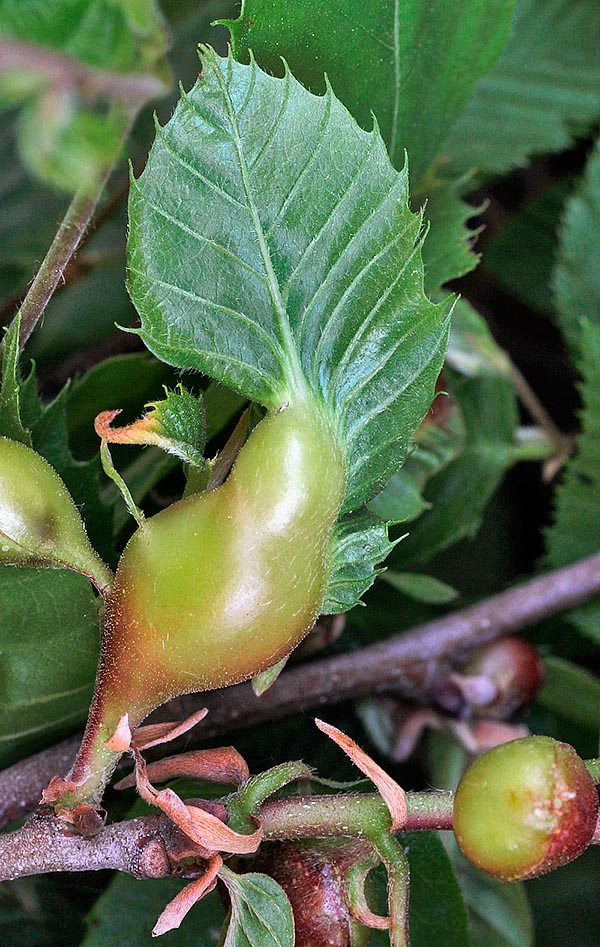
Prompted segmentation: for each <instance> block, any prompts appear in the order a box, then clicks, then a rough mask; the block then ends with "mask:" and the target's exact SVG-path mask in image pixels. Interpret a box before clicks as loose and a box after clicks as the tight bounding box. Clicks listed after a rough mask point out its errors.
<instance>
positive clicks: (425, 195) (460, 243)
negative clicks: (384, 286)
mask: <svg viewBox="0 0 600 947" xmlns="http://www.w3.org/2000/svg"><path fill="white" fill-rule="evenodd" d="M512 8H513V0H502V2H495V3H494V2H491V0H468V2H467V3H463V4H461V6H460V11H459V10H458V9H457V6H456V4H455V3H452V2H451V0H444V2H441V3H439V2H438V3H436V4H435V6H433V7H432V6H431V4H429V3H427V2H424V0H408V2H404V3H402V4H400V3H399V2H397V0H376V2H369V3H365V2H364V0H361V2H360V3H359V4H358V5H356V4H353V6H352V8H351V11H349V10H346V9H345V8H344V7H343V5H340V4H339V3H337V2H335V0H326V2H325V3H324V2H322V0H310V2H307V0H304V2H303V3H298V4H294V5H293V6H290V5H289V4H286V3H284V2H282V0H245V2H244V4H243V6H242V13H241V16H240V18H239V20H237V21H235V22H233V23H231V22H230V23H229V26H230V29H231V32H232V36H233V41H234V49H235V50H236V51H239V52H240V53H244V54H246V55H247V54H248V50H249V49H252V52H253V54H254V55H255V56H256V57H257V59H258V62H259V64H260V65H265V66H266V67H267V68H269V70H270V71H271V72H274V73H276V74H281V69H282V66H281V61H280V57H281V56H282V57H283V58H284V59H285V60H286V61H287V62H288V63H289V65H290V67H291V69H292V72H293V73H294V75H296V76H297V78H298V79H299V80H300V81H301V82H303V83H304V84H305V85H306V86H308V88H310V89H311V90H312V91H313V92H322V91H323V89H324V78H323V76H324V73H326V74H327V76H328V78H329V81H330V82H331V83H332V85H333V89H334V91H335V93H336V95H338V96H339V98H340V99H341V101H342V102H343V103H344V104H345V105H346V106H347V107H348V109H349V110H350V112H352V114H353V115H354V117H355V118H356V119H357V121H358V122H359V124H361V125H363V127H365V128H369V127H370V126H371V122H372V115H373V114H375V117H376V119H377V121H378V123H379V127H380V128H381V132H382V135H383V139H384V141H385V143H386V145H387V148H388V151H389V153H390V155H391V158H392V163H393V164H395V165H396V166H397V167H400V166H401V165H402V163H403V161H404V153H405V150H406V151H407V152H408V156H409V162H410V169H411V178H412V182H413V185H412V189H413V193H414V200H415V203H416V202H419V203H422V202H423V201H425V200H426V201H427V206H426V218H427V220H428V221H430V222H431V225H432V231H431V233H430V235H429V237H428V239H427V240H426V242H425V245H424V248H423V259H424V262H425V280H426V283H425V285H426V288H427V290H428V292H434V291H436V290H439V288H440V287H441V286H442V285H443V284H444V283H446V282H447V281H448V280H449V279H453V278H456V277H458V276H461V275H462V274H464V273H467V272H469V270H472V269H473V267H474V266H475V265H476V263H477V257H476V256H475V254H473V253H472V252H471V250H470V242H471V237H472V236H473V231H472V230H470V228H469V227H468V226H467V223H466V222H467V219H468V217H470V216H472V215H473V214H474V213H475V211H474V210H473V209H471V208H469V207H467V205H465V204H464V203H463V201H461V200H460V194H459V184H460V182H459V184H457V182H456V181H454V180H452V179H447V178H446V177H445V176H443V175H440V174H439V173H438V172H437V171H431V170H430V171H428V173H427V174H426V173H425V172H426V171H427V169H428V168H429V166H430V165H431V162H432V160H433V159H434V157H435V155H436V154H437V152H438V149H439V145H440V143H441V142H442V141H443V139H444V137H445V135H446V132H447V130H448V129H449V127H450V124H451V122H452V120H453V119H454V118H455V117H456V116H457V115H458V114H459V113H460V110H461V108H462V107H463V105H464V104H465V102H466V101H467V99H468V97H469V94H470V92H471V89H472V86H473V83H474V81H475V80H476V79H477V78H478V77H479V76H480V75H481V73H482V72H485V71H486V70H487V69H488V68H489V67H490V66H491V65H492V63H493V62H494V60H495V59H496V57H497V56H498V55H499V53H500V52H501V50H502V48H503V46H504V43H505V41H506V37H507V35H508V27H509V23H510V18H511V14H512Z"/></svg>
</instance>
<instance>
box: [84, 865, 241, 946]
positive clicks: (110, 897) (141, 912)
mask: <svg viewBox="0 0 600 947" xmlns="http://www.w3.org/2000/svg"><path fill="white" fill-rule="evenodd" d="M181 888H182V883H181V881H177V880H175V879H174V878H161V879H160V880H159V881H140V880H139V879H138V878H132V877H131V876H130V875H124V874H119V875H117V877H116V878H115V879H114V881H112V882H111V883H110V884H109V886H108V888H107V889H106V891H105V892H104V894H103V895H102V897H101V898H100V899H99V900H98V901H97V902H96V904H95V905H94V908H93V910H92V911H91V913H90V914H89V916H88V919H87V923H88V935H87V937H85V938H84V940H83V942H82V944H81V947H124V945H125V944H126V945H127V947H151V945H152V944H156V940H155V939H154V938H153V937H152V928H153V927H154V925H155V924H156V919H157V917H158V916H159V914H160V913H161V911H162V910H163V909H164V908H165V907H166V905H167V904H168V903H169V901H171V900H172V899H173V898H174V897H175V896H176V895H177V894H178V893H179V891H181ZM224 916H225V910H224V908H223V905H222V903H221V899H220V898H219V896H218V894H217V892H216V891H215V892H213V893H212V894H209V895H207V896H206V897H205V898H203V899H202V901H200V903H199V904H198V905H197V906H196V907H194V909H193V910H192V913H191V914H190V915H189V917H187V918H186V919H185V920H184V921H183V923H182V925H181V927H180V928H179V929H178V930H175V931H169V933H167V934H163V935H162V937H161V939H160V941H159V943H161V944H164V947H216V944H217V943H218V941H219V934H220V930H221V927H222V924H223V918H224Z"/></svg>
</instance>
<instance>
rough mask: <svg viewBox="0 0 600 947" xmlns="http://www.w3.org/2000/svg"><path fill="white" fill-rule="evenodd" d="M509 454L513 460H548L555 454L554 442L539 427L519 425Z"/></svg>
mask: <svg viewBox="0 0 600 947" xmlns="http://www.w3.org/2000/svg"><path fill="white" fill-rule="evenodd" d="M511 456H512V457H513V458H514V460H515V461H521V460H534V461H535V460H549V459H550V458H551V457H555V456H556V442H555V441H554V440H552V439H551V438H550V437H549V436H548V434H547V433H546V432H545V431H544V430H543V429H542V428H540V427H520V428H518V429H517V443H516V444H515V446H514V447H513V448H512V450H511Z"/></svg>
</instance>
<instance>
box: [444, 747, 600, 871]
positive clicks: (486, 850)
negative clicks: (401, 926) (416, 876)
mask: <svg viewBox="0 0 600 947" xmlns="http://www.w3.org/2000/svg"><path fill="white" fill-rule="evenodd" d="M597 817H598V793H597V791H596V787H595V785H594V782H593V780H592V778H591V776H590V774H589V773H588V771H587V768H586V766H585V764H584V762H583V760H581V759H580V757H579V756H578V755H577V753H576V752H575V750H574V749H573V748H572V747H571V746H569V745H568V744H566V743H559V742H558V741H557V740H553V739H552V738H550V737H541V736H535V737H527V738H525V739H522V740H514V741H513V742H511V743H505V744H503V745H502V746H498V747H495V748H494V749H493V750H490V751H489V752H488V753H485V754H484V755H483V756H481V757H480V758H479V759H478V760H476V761H475V762H474V763H473V764H472V766H471V767H470V768H469V769H468V770H467V772H466V773H465V775H464V776H463V778H462V780H461V782H460V784H459V787H458V790H457V792H456V798H455V804H454V832H455V835H456V838H457V840H458V843H459V845H460V847H461V849H462V851H463V853H464V854H465V855H466V857H467V858H468V859H469V860H470V861H472V862H473V864H475V865H477V866H478V867H479V868H482V869H483V870H484V871H487V872H488V873H489V874H492V875H494V876H495V877H496V878H499V879H500V880H502V881H519V880H522V879H525V878H535V877H538V876H539V875H543V874H545V873H546V872H548V871H552V870H553V869H555V868H558V867H560V866H561V865H566V864H567V863H568V862H570V861H573V859H575V858H577V857H578V856H579V855H581V854H582V852H583V851H585V849H586V848H587V847H588V845H589V844H590V842H591V841H592V838H593V835H594V829H595V826H596V820H597Z"/></svg>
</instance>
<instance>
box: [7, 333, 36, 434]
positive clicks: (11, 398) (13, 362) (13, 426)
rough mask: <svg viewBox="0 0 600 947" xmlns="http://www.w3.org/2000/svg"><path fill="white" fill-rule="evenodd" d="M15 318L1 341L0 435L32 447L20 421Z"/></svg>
mask: <svg viewBox="0 0 600 947" xmlns="http://www.w3.org/2000/svg"><path fill="white" fill-rule="evenodd" d="M20 326H21V320H20V319H19V318H17V319H16V320H15V322H14V323H13V325H12V326H11V328H9V329H7V330H6V333H5V335H4V339H3V340H2V373H1V376H0V435H1V436H3V437H9V438H11V440H13V441H19V443H21V444H26V445H27V447H31V446H32V442H31V432H30V431H28V430H27V429H26V428H25V427H24V426H23V422H22V420H21V378H20V374H19V331H20Z"/></svg>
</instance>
